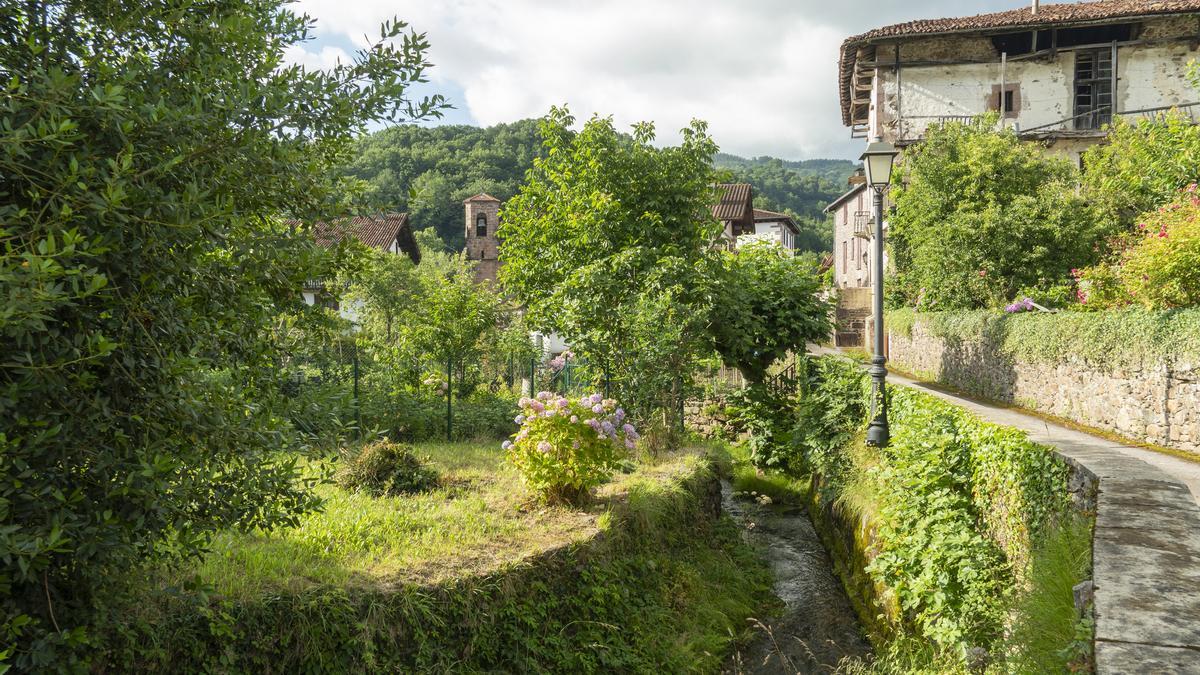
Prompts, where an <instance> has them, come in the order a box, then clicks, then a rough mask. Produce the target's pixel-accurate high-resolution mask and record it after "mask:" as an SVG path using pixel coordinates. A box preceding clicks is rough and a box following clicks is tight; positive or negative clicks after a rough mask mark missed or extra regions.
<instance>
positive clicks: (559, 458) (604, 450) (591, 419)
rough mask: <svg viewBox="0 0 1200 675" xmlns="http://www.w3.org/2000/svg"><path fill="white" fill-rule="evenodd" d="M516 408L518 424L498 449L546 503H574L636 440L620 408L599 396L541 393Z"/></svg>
mask: <svg viewBox="0 0 1200 675" xmlns="http://www.w3.org/2000/svg"><path fill="white" fill-rule="evenodd" d="M520 406H521V414H520V415H519V416H518V417H517V419H516V421H517V423H518V424H520V425H521V428H520V430H519V431H518V432H517V433H516V434H515V435H514V436H513V440H512V441H505V442H504V449H505V450H506V451H507V453H508V460H509V462H511V463H512V464H513V466H515V467H516V468H517V470H518V471H520V472H521V477H522V478H523V479H524V480H525V483H526V484H527V485H528V486H529V487H530V488H531V489H532V490H533V491H534V492H535V493H537V494H538V496H539V497H541V498H542V499H544V500H546V501H548V502H551V503H577V502H578V501H579V500H580V499H582V498H583V497H585V496H586V495H587V493H588V491H589V490H591V489H592V488H593V487H595V486H597V485H599V484H600V483H602V482H604V481H605V480H608V478H609V476H611V475H612V472H613V471H614V470H615V469H616V468H617V467H618V464H619V462H620V460H621V458H622V456H623V455H624V454H625V451H627V450H632V449H633V448H634V447H635V443H636V441H637V439H638V433H637V430H636V429H634V427H633V425H631V424H629V423H628V422H626V421H625V411H624V410H622V409H621V408H619V407H617V404H616V402H615V401H613V400H611V399H605V398H604V397H603V396H601V395H600V394H592V395H590V396H584V397H582V398H579V399H575V400H570V399H567V398H561V397H558V396H557V395H555V394H551V393H550V392H545V391H544V392H541V393H539V394H538V395H537V398H533V399H529V398H522V399H521V401H520Z"/></svg>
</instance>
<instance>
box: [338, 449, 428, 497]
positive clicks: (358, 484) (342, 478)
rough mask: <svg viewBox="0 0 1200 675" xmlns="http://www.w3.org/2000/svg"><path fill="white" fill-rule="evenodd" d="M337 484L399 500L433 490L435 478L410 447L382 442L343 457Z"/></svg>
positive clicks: (353, 451)
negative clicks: (404, 496) (405, 496)
mask: <svg viewBox="0 0 1200 675" xmlns="http://www.w3.org/2000/svg"><path fill="white" fill-rule="evenodd" d="M337 482H338V485H341V486H342V487H343V488H345V489H347V490H351V491H358V490H361V491H363V492H366V493H367V494H369V495H371V496H372V497H381V496H385V495H386V496H388V497H399V496H400V495H405V494H409V493H413V492H422V491H424V490H429V489H431V488H433V487H436V486H437V484H438V474H437V471H435V470H433V469H432V468H430V467H429V465H428V464H427V462H426V461H424V460H422V459H421V458H420V457H417V455H416V453H415V452H414V451H413V449H412V447H411V446H407V445H400V444H398V443H393V442H391V441H386V440H384V441H373V442H371V443H367V444H365V445H363V446H361V447H359V448H357V449H354V450H349V451H347V452H346V453H344V454H343V457H342V463H341V466H340V468H339V469H338V473H337Z"/></svg>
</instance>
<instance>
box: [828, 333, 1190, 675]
mask: <svg viewBox="0 0 1200 675" xmlns="http://www.w3.org/2000/svg"><path fill="white" fill-rule="evenodd" d="M813 351H815V352H817V353H825V354H839V353H838V352H836V351H834V350H829V349H820V350H813ZM888 381H889V382H890V383H891V384H899V385H902V386H906V387H911V388H914V389H920V390H922V391H924V392H925V393H928V394H931V395H933V396H937V397H939V398H941V399H944V400H947V401H949V402H951V403H954V404H955V405H958V406H961V407H963V408H966V409H967V410H970V411H971V412H973V413H975V414H976V415H978V416H979V417H981V418H983V419H985V420H987V421H989V422H993V423H995V424H1001V425H1004V426H1009V427H1015V428H1017V429H1021V430H1022V431H1025V432H1026V433H1027V434H1029V438H1030V439H1032V440H1034V441H1036V442H1038V443H1043V444H1045V445H1049V446H1051V447H1054V448H1056V449H1057V450H1058V452H1059V453H1060V454H1062V455H1063V456H1064V457H1067V458H1068V459H1070V460H1072V461H1074V462H1075V463H1078V464H1079V465H1081V466H1082V467H1083V468H1084V469H1086V470H1087V471H1088V472H1090V473H1092V474H1093V475H1094V476H1095V477H1096V478H1098V479H1099V485H1100V490H1099V494H1098V495H1097V509H1096V530H1095V537H1094V541H1093V547H1092V550H1093V555H1092V558H1093V582H1094V583H1095V586H1096V595H1095V610H1096V672H1097V673H1099V674H1100V675H1107V674H1108V673H1122V674H1124V673H1200V464H1196V463H1192V462H1189V461H1187V460H1184V459H1179V458H1176V457H1172V456H1170V455H1163V454H1160V453H1156V452H1153V451H1151V450H1145V449H1142V448H1137V447H1132V446H1128V445H1122V444H1121V443H1117V442H1115V441H1110V440H1108V439H1106V438H1101V437H1099V436H1093V435H1091V434H1087V433H1083V432H1080V431H1075V430H1074V429H1069V428H1067V427H1063V426H1060V425H1057V424H1053V423H1050V422H1047V421H1046V420H1043V419H1041V418H1039V417H1035V416H1033V415H1028V414H1025V413H1022V412H1020V411H1018V410H1013V409H1010V408H1002V407H1000V406H995V405H989V404H986V403H980V402H978V401H974V400H971V399H968V398H964V397H961V396H956V395H954V394H949V393H946V392H944V391H940V390H938V389H935V388H933V387H931V386H928V385H926V384H923V383H920V382H916V381H913V380H910V379H908V378H905V377H899V376H896V375H889V376H888Z"/></svg>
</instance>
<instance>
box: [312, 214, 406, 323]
mask: <svg viewBox="0 0 1200 675" xmlns="http://www.w3.org/2000/svg"><path fill="white" fill-rule="evenodd" d="M292 222H298V221H292ZM312 234H313V238H314V239H315V240H316V242H317V244H318V245H320V246H323V247H325V248H330V247H333V246H336V245H337V244H339V243H341V242H342V241H343V240H345V239H346V238H347V237H353V238H354V239H357V240H358V241H359V242H361V243H362V244H363V245H364V246H368V247H370V248H373V249H377V250H380V251H385V252H387V253H393V254H395V255H406V256H408V257H409V259H410V260H412V261H413V264H418V263H420V262H421V251H420V249H419V248H418V247H417V240H416V239H415V238H414V237H413V230H412V225H411V224H410V223H409V220H408V214H407V213H387V214H382V215H378V216H354V217H353V218H344V219H342V220H336V221H333V222H324V221H321V222H317V223H314V224H313V227H312ZM323 288H324V281H323V280H320V279H314V280H311V281H308V282H306V283H305V284H304V289H303V291H302V292H303V294H304V302H306V303H307V304H310V305H313V304H316V303H317V302H318V301H320V300H321V293H322V290H323Z"/></svg>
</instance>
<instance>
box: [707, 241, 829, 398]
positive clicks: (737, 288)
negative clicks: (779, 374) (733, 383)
mask: <svg viewBox="0 0 1200 675" xmlns="http://www.w3.org/2000/svg"><path fill="white" fill-rule="evenodd" d="M721 257H722V272H723V274H722V275H721V278H720V283H718V284H717V286H716V297H715V298H714V300H713V306H712V315H711V319H710V320H709V325H710V326H711V331H712V335H713V343H714V345H715V346H716V348H717V352H718V353H720V354H721V358H722V359H723V360H724V361H725V364H726V365H729V366H733V367H735V368H737V369H738V370H740V371H741V372H742V374H743V375H745V376H746V379H747V380H749V381H750V382H751V383H754V384H758V383H761V382H762V381H763V379H764V378H765V377H766V374H767V368H769V367H770V366H771V364H772V363H774V362H775V361H776V360H778V359H780V358H782V357H784V356H786V355H787V354H788V353H793V352H803V351H804V350H805V345H806V344H807V343H808V342H809V341H812V340H817V339H820V338H823V337H825V336H826V335H828V334H829V319H828V316H829V304H828V303H826V302H824V301H823V300H820V299H819V298H818V297H817V292H818V291H819V290H820V288H821V283H820V280H819V279H818V277H817V270H816V265H815V263H814V261H813V260H812V258H811V257H798V256H792V255H790V254H789V253H787V252H785V251H783V250H782V249H780V248H779V246H778V245H777V244H771V243H765V242H764V243H757V244H752V245H749V246H743V247H742V248H741V249H740V250H739V251H737V252H736V253H734V252H725V253H723V254H722V256H721Z"/></svg>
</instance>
